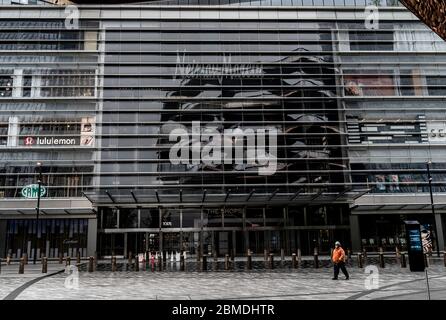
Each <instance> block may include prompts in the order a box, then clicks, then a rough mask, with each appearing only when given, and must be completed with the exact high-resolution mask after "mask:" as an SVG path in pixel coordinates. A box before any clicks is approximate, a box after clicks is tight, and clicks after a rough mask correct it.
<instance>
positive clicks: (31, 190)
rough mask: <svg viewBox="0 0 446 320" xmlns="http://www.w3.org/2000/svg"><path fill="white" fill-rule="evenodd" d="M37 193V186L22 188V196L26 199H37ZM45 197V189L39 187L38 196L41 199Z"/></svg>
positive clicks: (30, 185) (31, 185)
mask: <svg viewBox="0 0 446 320" xmlns="http://www.w3.org/2000/svg"><path fill="white" fill-rule="evenodd" d="M38 192H39V185H38V184H29V185H27V186H24V187H23V188H22V196H23V197H25V198H28V199H37V197H38ZM45 195H46V188H45V187H44V186H42V185H41V186H40V196H41V197H43V196H45Z"/></svg>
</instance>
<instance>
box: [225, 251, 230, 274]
mask: <svg viewBox="0 0 446 320" xmlns="http://www.w3.org/2000/svg"><path fill="white" fill-rule="evenodd" d="M225 270H229V254H226V255H225Z"/></svg>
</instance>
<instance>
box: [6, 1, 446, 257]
mask: <svg viewBox="0 0 446 320" xmlns="http://www.w3.org/2000/svg"><path fill="white" fill-rule="evenodd" d="M293 1H294V0H293ZM293 1H291V0H290V1H289V2H284V1H283V0H282V1H279V2H277V1H269V2H267V1H260V2H253V1H251V2H249V1H247V2H240V3H230V2H227V3H223V4H222V3H212V2H206V3H204V2H202V1H200V2H199V3H192V2H183V1H180V2H175V1H172V2H163V3H157V2H147V3H145V4H138V5H121V6H79V7H63V6H42V4H40V5H31V4H30V5H28V6H20V7H17V6H14V5H12V4H11V5H10V4H9V3H5V4H4V5H3V7H2V14H1V15H0V24H1V25H2V28H1V32H0V50H1V55H0V71H1V72H0V148H1V149H0V196H1V199H0V204H3V206H2V209H1V211H0V219H1V220H0V233H3V234H4V236H3V238H4V239H3V238H2V236H0V242H1V244H0V250H1V251H0V255H2V256H4V255H6V254H10V255H12V256H14V255H15V256H17V257H18V256H20V254H22V253H24V252H26V253H28V254H30V255H33V254H34V252H36V253H37V254H39V255H47V256H50V257H56V256H58V255H60V254H64V255H75V254H76V253H77V252H78V251H79V252H80V253H81V255H92V254H94V252H97V254H98V255H99V256H109V255H112V254H114V255H123V256H125V255H128V254H129V253H130V252H132V253H141V252H145V251H147V250H152V251H169V252H173V251H182V250H183V251H187V252H189V253H190V254H193V255H194V254H198V253H204V254H207V253H210V254H216V255H219V256H221V255H225V254H232V255H242V254H245V253H246V252H247V250H248V249H249V250H251V251H252V252H254V253H255V254H263V252H264V251H265V250H267V251H269V252H275V253H279V252H280V250H281V249H284V250H285V252H286V253H287V254H291V253H292V252H296V251H297V249H298V248H300V249H301V251H302V253H303V254H312V253H313V251H314V250H315V249H317V250H318V251H319V252H321V253H322V254H324V253H325V254H326V253H328V252H330V248H331V246H332V245H333V243H334V241H336V240H339V241H341V242H342V243H343V244H344V246H345V247H347V248H351V249H354V250H360V249H363V248H365V249H367V250H370V251H374V250H378V248H379V247H385V248H386V249H389V250H390V249H392V248H394V247H395V246H397V245H398V246H401V247H402V248H404V245H405V244H404V241H402V239H403V238H404V228H402V227H401V225H402V223H403V220H407V219H412V218H414V219H418V220H419V221H420V222H421V223H422V224H423V225H424V227H425V228H426V230H427V231H429V232H431V233H432V235H433V236H435V237H436V238H437V240H439V241H438V244H436V245H437V246H441V245H442V243H443V242H444V241H443V239H442V237H443V234H442V225H443V223H444V222H443V220H442V214H443V212H442V210H443V208H442V207H441V206H440V205H437V208H436V209H437V210H436V214H435V215H432V214H431V212H430V204H429V202H428V200H429V193H428V192H429V188H428V184H427V171H426V163H427V161H431V162H432V164H431V165H430V170H431V173H432V176H433V181H434V182H433V191H434V193H435V197H436V200H438V203H441V198H442V197H443V193H444V192H445V190H444V187H443V186H442V180H443V177H444V174H445V171H446V166H445V165H444V164H445V161H444V157H443V153H444V151H442V149H443V147H444V144H445V141H446V140H445V139H446V138H444V137H445V133H444V130H446V115H445V114H444V111H442V106H441V101H442V99H444V96H446V93H445V92H446V91H445V92H444V89H445V88H446V82H445V81H444V80H445V79H446V78H444V77H443V76H442V74H443V72H442V60H443V59H444V58H446V55H445V49H446V45H445V44H444V43H443V42H442V40H441V39H439V38H438V37H437V36H436V35H435V34H434V33H432V32H431V31H430V30H429V29H428V28H427V27H425V26H424V25H423V24H422V23H420V22H419V21H417V19H416V18H415V17H414V16H413V15H412V14H411V13H409V12H408V11H407V9H405V8H403V7H401V6H400V5H399V4H398V3H397V2H395V1H381V2H379V1H378V2H377V1H372V2H373V3H369V1H344V0H342V1H315V0H314V1H302V0H301V1H297V2H293ZM310 2H311V3H310ZM190 4H194V5H197V6H193V7H192V6H187V5H190ZM216 4H220V6H218V7H217V6H215V5H216ZM369 4H374V5H379V14H380V20H379V27H374V28H372V29H370V26H369V25H367V23H365V22H364V21H365V20H367V19H366V17H367V16H366V11H365V6H366V5H369ZM25 16H26V17H27V18H26V19H25V18H23V17H25ZM364 19H365V20H364ZM37 161H41V162H42V163H43V165H42V174H43V184H44V186H45V188H46V189H47V194H46V195H45V197H44V198H43V200H42V201H43V204H42V216H41V219H39V220H40V221H39V224H38V225H36V226H35V227H34V225H33V224H32V223H33V221H35V209H34V206H35V200H34V199H25V198H24V197H23V194H22V188H23V187H24V186H27V185H30V184H33V183H35V182H36V179H37V170H36V162H37ZM444 207H445V208H446V206H444ZM67 221H68V222H67ZM70 221H71V222H70ZM64 223H69V225H70V226H69V227H65V229H63V228H62V229H61V227H60V226H62V225H63V226H65V224H64ZM67 228H68V229H67ZM73 228H74V229H73ZM53 229H54V234H55V235H54V239H53V238H51V237H50V236H49V232H48V231H49V230H53ZM72 229H73V230H77V231H66V230H72ZM3 230H4V232H3ZM44 230H45V232H44ZM51 233H53V231H51ZM437 235H438V237H437ZM66 243H69V244H71V246H66V245H65V244H66ZM434 249H435V248H434Z"/></svg>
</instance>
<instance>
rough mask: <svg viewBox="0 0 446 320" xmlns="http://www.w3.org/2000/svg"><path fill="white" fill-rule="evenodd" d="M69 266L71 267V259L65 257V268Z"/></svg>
mask: <svg viewBox="0 0 446 320" xmlns="http://www.w3.org/2000/svg"><path fill="white" fill-rule="evenodd" d="M69 265H71V257H67V258H66V259H65V266H69Z"/></svg>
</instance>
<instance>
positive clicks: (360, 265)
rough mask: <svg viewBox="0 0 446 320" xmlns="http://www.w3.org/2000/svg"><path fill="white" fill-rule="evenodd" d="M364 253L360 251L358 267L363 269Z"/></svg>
mask: <svg viewBox="0 0 446 320" xmlns="http://www.w3.org/2000/svg"><path fill="white" fill-rule="evenodd" d="M362 267H363V265H362V254H360V253H358V268H361V269H362Z"/></svg>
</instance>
